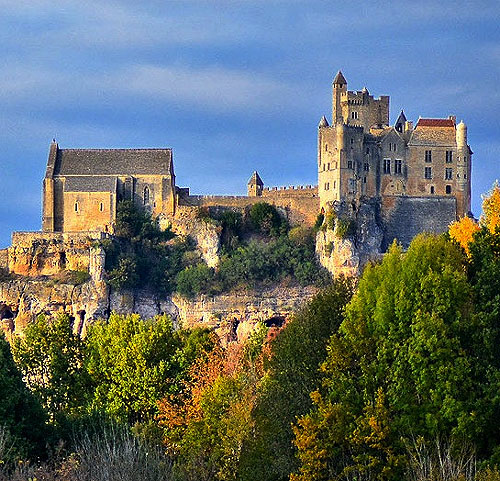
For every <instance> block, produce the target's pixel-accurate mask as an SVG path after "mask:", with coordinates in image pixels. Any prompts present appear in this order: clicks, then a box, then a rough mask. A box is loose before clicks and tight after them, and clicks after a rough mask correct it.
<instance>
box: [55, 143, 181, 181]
mask: <svg viewBox="0 0 500 481" xmlns="http://www.w3.org/2000/svg"><path fill="white" fill-rule="evenodd" d="M49 161H50V159H49ZM170 174H173V167H172V150H171V149H59V148H58V149H57V153H56V155H55V165H54V175H61V176H69V175H170Z"/></svg>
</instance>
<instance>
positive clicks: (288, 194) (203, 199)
mask: <svg viewBox="0 0 500 481" xmlns="http://www.w3.org/2000/svg"><path fill="white" fill-rule="evenodd" d="M258 202H268V203H269V204H272V205H275V206H276V207H279V208H281V209H284V210H285V211H286V214H287V217H288V220H289V221H290V222H291V223H292V224H302V223H305V224H309V225H312V224H313V223H314V221H315V220H316V217H317V215H318V212H319V197H318V188H317V187H312V186H310V185H308V186H292V187H280V188H278V187H271V188H265V189H263V191H262V195H261V196H255V197H253V196H251V197H250V196H236V195H235V196H223V195H180V196H179V199H178V204H179V208H180V209H182V207H186V206H191V207H226V208H232V209H238V210H244V209H245V208H247V207H249V206H251V205H253V204H256V203H258Z"/></svg>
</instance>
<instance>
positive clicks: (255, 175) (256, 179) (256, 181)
mask: <svg viewBox="0 0 500 481" xmlns="http://www.w3.org/2000/svg"><path fill="white" fill-rule="evenodd" d="M252 184H257V185H259V186H260V187H264V182H262V179H261V178H260V175H259V173H258V172H257V171H256V170H255V171H254V173H253V174H252V177H250V180H249V181H248V185H252Z"/></svg>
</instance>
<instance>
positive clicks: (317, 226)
mask: <svg viewBox="0 0 500 481" xmlns="http://www.w3.org/2000/svg"><path fill="white" fill-rule="evenodd" d="M324 220H325V214H323V213H322V212H320V213H319V214H318V217H316V222H314V229H315V230H319V229H320V228H321V226H322V225H323V221H324Z"/></svg>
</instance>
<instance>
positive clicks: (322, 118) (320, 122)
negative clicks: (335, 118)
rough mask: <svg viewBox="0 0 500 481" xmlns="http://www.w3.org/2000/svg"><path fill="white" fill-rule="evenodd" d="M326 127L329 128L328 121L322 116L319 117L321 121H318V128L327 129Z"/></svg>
mask: <svg viewBox="0 0 500 481" xmlns="http://www.w3.org/2000/svg"><path fill="white" fill-rule="evenodd" d="M328 126H329V124H328V120H326V117H325V116H324V115H323V117H321V120H320V121H319V125H318V127H328Z"/></svg>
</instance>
